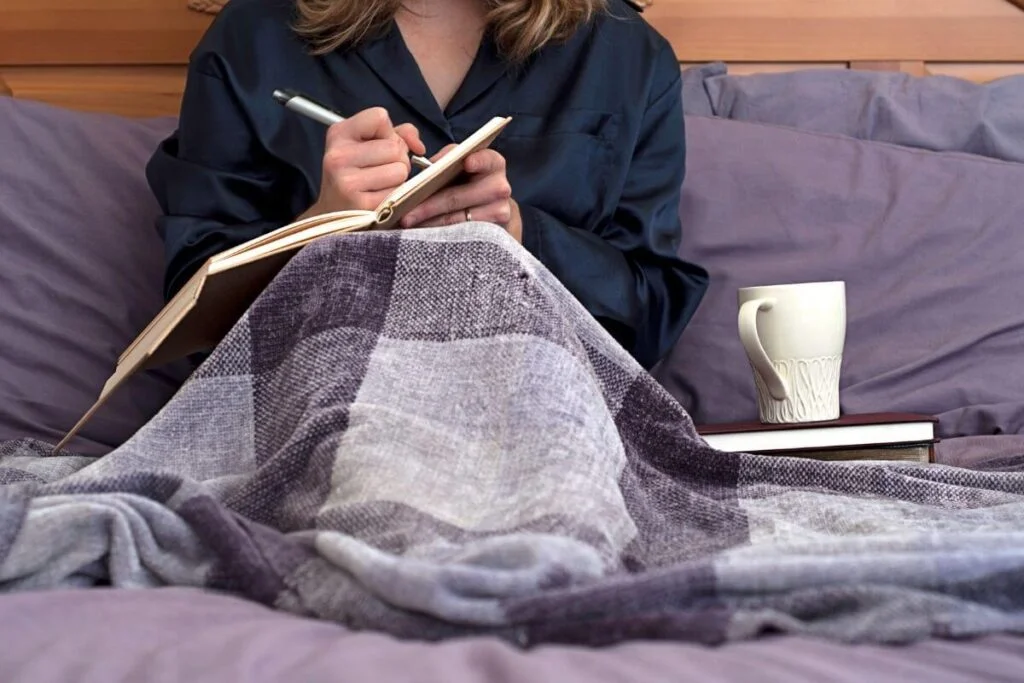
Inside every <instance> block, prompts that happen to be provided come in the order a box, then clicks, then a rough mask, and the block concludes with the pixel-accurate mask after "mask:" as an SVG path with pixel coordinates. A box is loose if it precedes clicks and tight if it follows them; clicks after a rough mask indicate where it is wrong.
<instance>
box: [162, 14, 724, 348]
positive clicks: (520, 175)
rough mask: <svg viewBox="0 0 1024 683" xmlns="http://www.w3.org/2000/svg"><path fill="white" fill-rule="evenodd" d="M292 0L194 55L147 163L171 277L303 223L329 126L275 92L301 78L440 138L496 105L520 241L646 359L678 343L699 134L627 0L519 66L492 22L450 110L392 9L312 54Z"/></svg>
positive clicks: (668, 61) (354, 107)
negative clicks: (503, 123) (689, 177)
mask: <svg viewBox="0 0 1024 683" xmlns="http://www.w3.org/2000/svg"><path fill="white" fill-rule="evenodd" d="M294 20H295V15H294V4H293V2H292V0H232V2H230V3H229V4H228V5H227V6H226V7H225V8H224V10H222V12H221V13H220V14H219V15H218V17H217V18H216V19H215V20H214V22H213V24H212V25H211V27H210V29H209V30H208V31H207V33H206V35H205V36H204V37H203V38H202V40H201V41H200V43H199V45H198V46H197V47H196V49H195V50H194V52H193V53H192V55H191V58H190V60H189V67H188V75H187V82H186V87H185V92H184V96H183V99H182V105H181V112H180V117H179V122H178V128H177V130H176V131H175V132H174V133H173V134H172V135H171V136H170V137H168V138H167V139H166V140H165V141H163V142H162V144H161V145H160V146H159V147H158V149H157V150H156V151H155V153H154V155H153V157H152V159H151V160H150V162H149V165H148V166H147V176H148V179H149V183H150V186H151V187H152V189H153V192H154V194H155V196H156V198H157V200H158V202H159V204H160V206H161V208H162V212H163V215H162V217H161V218H160V219H159V225H158V229H159V231H160V234H161V236H162V237H163V240H164V242H165V245H166V277H165V294H166V295H167V296H168V297H170V296H172V295H173V294H174V293H175V292H176V291H177V290H178V289H179V288H180V287H181V286H182V285H183V284H184V283H185V282H186V281H187V279H188V278H189V277H190V276H191V275H192V273H194V272H195V270H196V269H197V268H199V266H200V265H201V264H202V263H203V262H204V261H205V260H206V258H207V257H209V256H210V255H212V254H214V253H217V252H220V251H223V250H225V249H227V248H229V247H232V246H234V245H237V244H240V243H242V242H244V241H246V240H249V239H251V238H253V237H256V236H258V235H261V234H264V233H266V232H269V231H270V230H274V229H276V228H278V227H281V226H282V225H285V224H287V223H290V222H292V221H293V220H295V218H296V217H297V216H298V215H300V214H301V213H303V212H304V211H305V210H306V209H308V208H309V207H310V206H311V205H312V204H313V203H314V202H315V201H316V199H317V196H318V193H319V188H320V174H321V168H322V159H323V153H324V143H325V133H326V129H325V127H324V126H323V124H320V123H317V122H315V121H312V120H309V119H307V118H305V117H302V116H300V115H298V114H296V113H294V112H291V111H289V110H287V109H285V108H284V107H282V106H281V105H280V104H279V103H277V102H275V101H274V99H273V97H272V93H273V91H274V90H275V89H291V90H295V91H298V92H300V93H302V94H304V95H306V96H308V97H310V98H311V99H313V100H316V101H318V102H320V103H322V104H324V105H325V106H328V107H330V108H332V109H334V110H336V111H338V112H339V113H340V114H342V115H343V116H351V115H353V114H355V113H356V112H358V111H360V110H363V109H366V108H368V107H384V108H385V109H387V111H388V112H389V114H390V116H391V120H392V122H394V123H395V124H399V123H407V122H408V123H412V124H414V125H415V126H416V127H417V129H418V130H419V133H420V138H421V139H422V140H423V142H424V144H425V145H426V147H427V155H428V156H429V155H431V154H434V153H436V152H437V151H439V150H440V149H441V148H442V147H444V146H445V145H447V144H450V143H452V142H459V141H461V140H462V139H464V138H465V137H466V136H468V135H469V134H470V133H472V132H473V131H474V130H476V129H477V128H478V127H479V126H481V125H483V124H484V123H485V122H486V121H487V120H488V119H490V118H491V117H493V116H511V117H512V121H511V122H510V123H509V125H508V126H507V127H506V128H505V130H504V131H503V132H502V133H501V135H500V136H499V137H498V139H497V140H496V141H495V142H494V143H493V145H492V147H493V148H494V149H496V150H497V151H498V152H500V153H501V154H502V155H503V156H504V157H505V160H506V164H507V171H506V173H507V176H508V179H509V183H510V184H511V186H512V196H513V198H514V199H515V200H516V202H517V203H518V204H519V206H520V210H521V215H522V221H523V236H522V241H523V246H524V248H526V249H527V250H528V251H529V252H530V253H532V254H533V255H534V256H535V257H537V259H539V260H540V262H541V263H543V264H544V265H545V266H546V267H547V268H548V269H549V270H550V271H551V272H552V273H553V274H554V275H555V276H556V277H557V278H558V279H559V281H560V282H562V284H563V285H564V286H565V287H566V288H567V289H568V290H569V291H570V292H572V294H573V295H574V296H575V297H576V298H577V299H578V300H579V301H580V302H581V303H582V304H583V306H584V307H585V308H586V309H587V310H588V311H589V312H590V313H591V314H592V315H593V316H594V318H595V319H596V320H597V321H598V322H599V323H600V324H601V325H603V326H604V327H605V329H607V330H608V331H609V332H610V333H611V334H612V336H614V337H615V339H616V340H618V342H619V343H620V344H622V346H623V347H624V348H625V349H626V350H627V351H628V352H629V353H630V354H632V355H633V357H634V358H636V359H637V360H638V361H639V362H640V363H641V364H642V365H644V366H645V367H648V368H650V367H652V366H653V365H654V364H655V363H656V362H657V361H658V360H659V359H660V358H661V357H662V356H663V355H664V354H665V353H667V351H668V350H669V349H670V348H671V346H672V345H673V344H674V343H675V341H676V339H677V338H678V336H679V335H680V334H681V332H682V331H683V329H684V327H685V326H686V324H687V323H688V322H689V320H690V319H691V317H692V316H693V313H694V311H695V310H696V308H697V305H698V303H699V302H700V300H701V298H702V297H703V294H704V292H705V290H706V287H707V281H708V276H707V272H706V271H705V270H704V269H703V268H701V267H700V266H698V265H696V264H692V263H688V262H686V261H683V260H681V259H680V258H679V257H678V256H677V250H678V247H679V244H680V240H681V239H682V228H681V225H680V220H679V213H678V210H679V206H678V205H679V197H680V190H681V184H682V182H683V178H684V174H685V159H686V147H685V136H684V128H683V126H684V121H683V111H682V102H681V85H680V70H679V65H678V62H677V60H676V57H675V55H674V53H673V51H672V49H671V46H670V45H669V44H668V42H667V41H666V40H664V38H663V37H662V36H660V35H659V34H658V33H656V32H655V31H654V30H653V29H652V28H651V27H650V26H649V25H648V24H647V23H646V22H645V21H644V20H643V19H642V17H641V16H640V15H639V14H637V13H636V11H635V10H634V9H632V8H631V7H629V6H628V5H627V4H626V3H625V2H624V1H623V0H610V16H600V17H598V18H597V19H596V20H594V21H593V22H592V23H591V24H589V25H587V26H586V27H584V28H582V29H580V30H579V31H577V33H576V35H575V36H574V37H572V38H571V39H570V40H568V41H566V42H563V43H558V44H552V45H549V46H547V47H545V48H543V49H542V50H541V51H540V52H538V53H537V54H535V55H534V56H533V57H532V58H530V60H529V61H527V62H526V63H524V64H521V65H511V66H510V65H508V64H506V63H505V62H503V61H502V59H501V58H500V56H499V54H498V51H497V48H496V46H495V44H494V43H493V42H492V41H491V40H490V38H489V37H488V36H485V37H484V40H483V42H482V44H481V46H480V49H479V51H478V54H477V55H476V57H475V60H474V62H473V63H472V66H471V67H470V70H469V72H468V74H467V76H466V78H465V81H464V82H463V83H462V85H461V87H460V88H459V90H458V91H457V93H456V94H455V96H454V97H453V98H452V100H451V102H450V103H449V105H448V106H447V108H446V109H445V110H443V111H442V110H441V108H440V107H439V106H438V104H437V102H436V100H435V99H434V98H433V96H432V94H431V92H430V90H429V88H428V87H427V85H426V82H425V81H424V79H423V78H422V76H421V74H420V71H419V69H418V67H417V65H416V63H415V61H414V59H413V57H412V55H411V53H410V52H409V50H408V49H407V48H406V46H405V43H404V42H403V40H402V37H401V33H400V32H399V31H398V29H397V27H396V26H395V24H394V23H393V22H392V24H391V25H390V28H389V29H388V30H387V31H386V32H384V33H383V34H382V35H380V36H376V37H374V38H372V39H370V40H369V41H367V42H364V43H362V44H361V45H359V46H357V47H356V48H352V49H343V50H338V51H335V52H332V53H330V54H327V55H323V56H314V55H312V54H311V53H310V52H309V50H308V46H307V45H305V44H304V43H303V42H302V40H301V38H300V37H298V36H297V35H296V34H295V33H294V32H293V30H292V28H291V27H292V25H293V23H294Z"/></svg>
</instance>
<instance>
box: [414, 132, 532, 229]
mask: <svg viewBox="0 0 1024 683" xmlns="http://www.w3.org/2000/svg"><path fill="white" fill-rule="evenodd" d="M454 146H455V145H448V146H447V147H445V148H444V149H442V150H441V151H440V152H438V153H437V154H436V155H435V158H434V159H432V161H433V160H436V159H437V158H440V157H441V156H443V155H444V154H446V153H447V152H448V151H449V150H451V149H452V148H453V147H454ZM463 170H464V171H465V172H466V174H467V175H468V176H469V178H468V180H467V181H466V182H465V183H462V184H459V185H452V186H450V187H447V188H445V189H444V190H441V191H440V192H438V193H437V194H435V195H434V196H432V197H430V198H429V199H427V200H426V201H425V202H423V203H422V204H420V205H419V206H417V207H416V208H415V209H413V210H412V211H410V212H409V213H408V214H406V215H405V216H404V217H403V218H402V222H401V225H402V227H403V228H419V227H427V226H438V225H454V224H456V223H464V222H466V221H471V220H473V221H487V222H489V223H496V224H498V225H500V226H501V227H503V228H505V230H507V231H508V233H509V234H510V235H512V236H513V237H514V238H515V239H516V241H517V242H522V233H523V228H522V219H521V218H520V216H519V207H518V205H517V204H516V202H515V200H513V199H512V187H511V186H510V185H509V182H508V178H507V177H506V176H505V157H503V156H501V154H499V153H498V152H496V151H495V150H493V149H484V150H480V151H479V152H474V153H473V154H470V155H469V156H468V157H466V159H465V160H464V161H463Z"/></svg>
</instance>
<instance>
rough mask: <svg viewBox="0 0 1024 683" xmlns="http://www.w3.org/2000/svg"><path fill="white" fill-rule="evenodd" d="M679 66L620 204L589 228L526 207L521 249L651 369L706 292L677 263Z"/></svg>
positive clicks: (642, 134) (682, 157) (698, 278)
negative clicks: (555, 278)
mask: <svg viewBox="0 0 1024 683" xmlns="http://www.w3.org/2000/svg"><path fill="white" fill-rule="evenodd" d="M678 74H679V72H678V68H677V69H676V77H675V79H674V80H672V82H671V84H670V85H669V86H668V87H667V88H665V89H663V90H662V91H661V92H660V93H658V94H657V96H656V97H655V98H654V99H653V100H652V101H651V102H650V103H649V104H648V107H647V109H646V112H645V113H644V117H643V121H642V124H641V128H640V131H639V137H638V139H637V143H636V145H635V147H634V150H633V154H632V157H631V161H630V166H629V170H628V174H627V178H626V182H625V185H624V188H623V192H622V195H621V198H620V201H619V203H618V206H617V208H616V210H615V211H614V213H613V214H612V218H611V220H610V221H608V222H606V223H605V224H602V225H599V226H596V227H594V228H591V229H586V228H583V227H579V226H573V225H566V224H565V223H563V222H561V221H560V220H558V219H556V218H555V217H553V216H552V215H551V214H550V213H548V212H546V211H544V210H542V209H538V208H536V207H532V206H528V205H520V207H519V208H520V213H521V215H522V222H523V246H524V247H525V248H526V249H527V250H528V251H530V252H531V253H532V254H533V255H534V256H535V257H536V258H537V259H538V260H539V261H540V262H541V263H543V264H544V265H545V267H547V268H548V269H549V270H550V271H551V272H552V273H553V274H554V275H555V276H556V277H557V278H558V279H559V280H560V281H561V282H562V284H563V285H564V286H565V287H566V288H567V289H568V290H569V291H570V292H571V293H572V294H573V295H574V296H575V297H576V298H577V299H578V300H579V301H580V303H581V304H583V306H584V307H585V308H586V309H587V310H588V311H589V312H590V313H591V315H593V316H594V318H595V319H596V320H597V321H598V322H599V323H600V324H601V325H602V326H604V328H605V329H606V330H608V332H609V333H610V334H611V335H612V336H613V337H614V338H615V339H616V340H617V341H618V342H619V343H620V344H621V345H622V346H623V347H624V348H625V349H626V350H627V351H628V352H629V353H630V354H631V355H632V356H633V357H634V358H636V359H637V361H638V362H639V363H640V364H641V365H643V366H644V367H645V368H647V369H650V368H652V367H653V366H654V365H655V364H656V363H657V362H658V361H659V360H660V359H661V358H662V357H663V356H664V355H666V354H667V353H668V351H669V350H670V349H671V347H672V345H673V344H675V342H676V340H677V339H678V337H679V335H680V334H681V333H682V331H683V329H684V327H685V326H686V324H687V323H688V322H689V321H690V319H691V318H692V317H693V314H694V312H695V311H696V309H697V306H698V304H699V303H700V301H701V299H702V298H703V296H704V293H705V291H706V289H707V286H708V273H707V271H706V270H705V269H703V268H702V267H700V266H697V265H695V264H691V263H687V262H686V261H684V260H682V259H680V258H679V257H678V255H677V253H678V249H679V245H680V241H681V233H682V228H681V224H680V219H679V200H680V193H681V186H682V182H683V178H684V176H685V165H686V145H685V135H684V128H683V126H684V119H683V110H682V94H681V88H680V86H681V82H680V78H679V75H678Z"/></svg>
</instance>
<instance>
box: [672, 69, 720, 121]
mask: <svg viewBox="0 0 1024 683" xmlns="http://www.w3.org/2000/svg"><path fill="white" fill-rule="evenodd" d="M726 72H727V68H726V65H725V63H724V62H709V63H707V64H698V65H696V66H687V67H683V68H681V69H680V77H681V79H682V98H683V112H684V113H686V114H691V115H694V116H714V114H715V112H714V110H713V108H712V106H713V102H712V101H711V96H710V95H709V94H708V87H707V84H708V83H709V82H710V81H711V80H712V79H715V78H717V77H720V76H724V75H725V74H726Z"/></svg>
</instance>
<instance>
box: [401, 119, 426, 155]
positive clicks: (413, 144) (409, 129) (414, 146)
mask: <svg viewBox="0 0 1024 683" xmlns="http://www.w3.org/2000/svg"><path fill="white" fill-rule="evenodd" d="M395 133H397V134H398V136H399V137H400V138H402V140H403V141H404V142H405V144H406V146H407V147H408V148H409V149H410V150H411V151H412V153H413V154H426V153H427V146H426V145H424V144H423V141H422V140H420V132H419V130H418V129H417V128H416V126H414V125H412V124H411V123H403V124H402V125H400V126H396V127H395Z"/></svg>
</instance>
